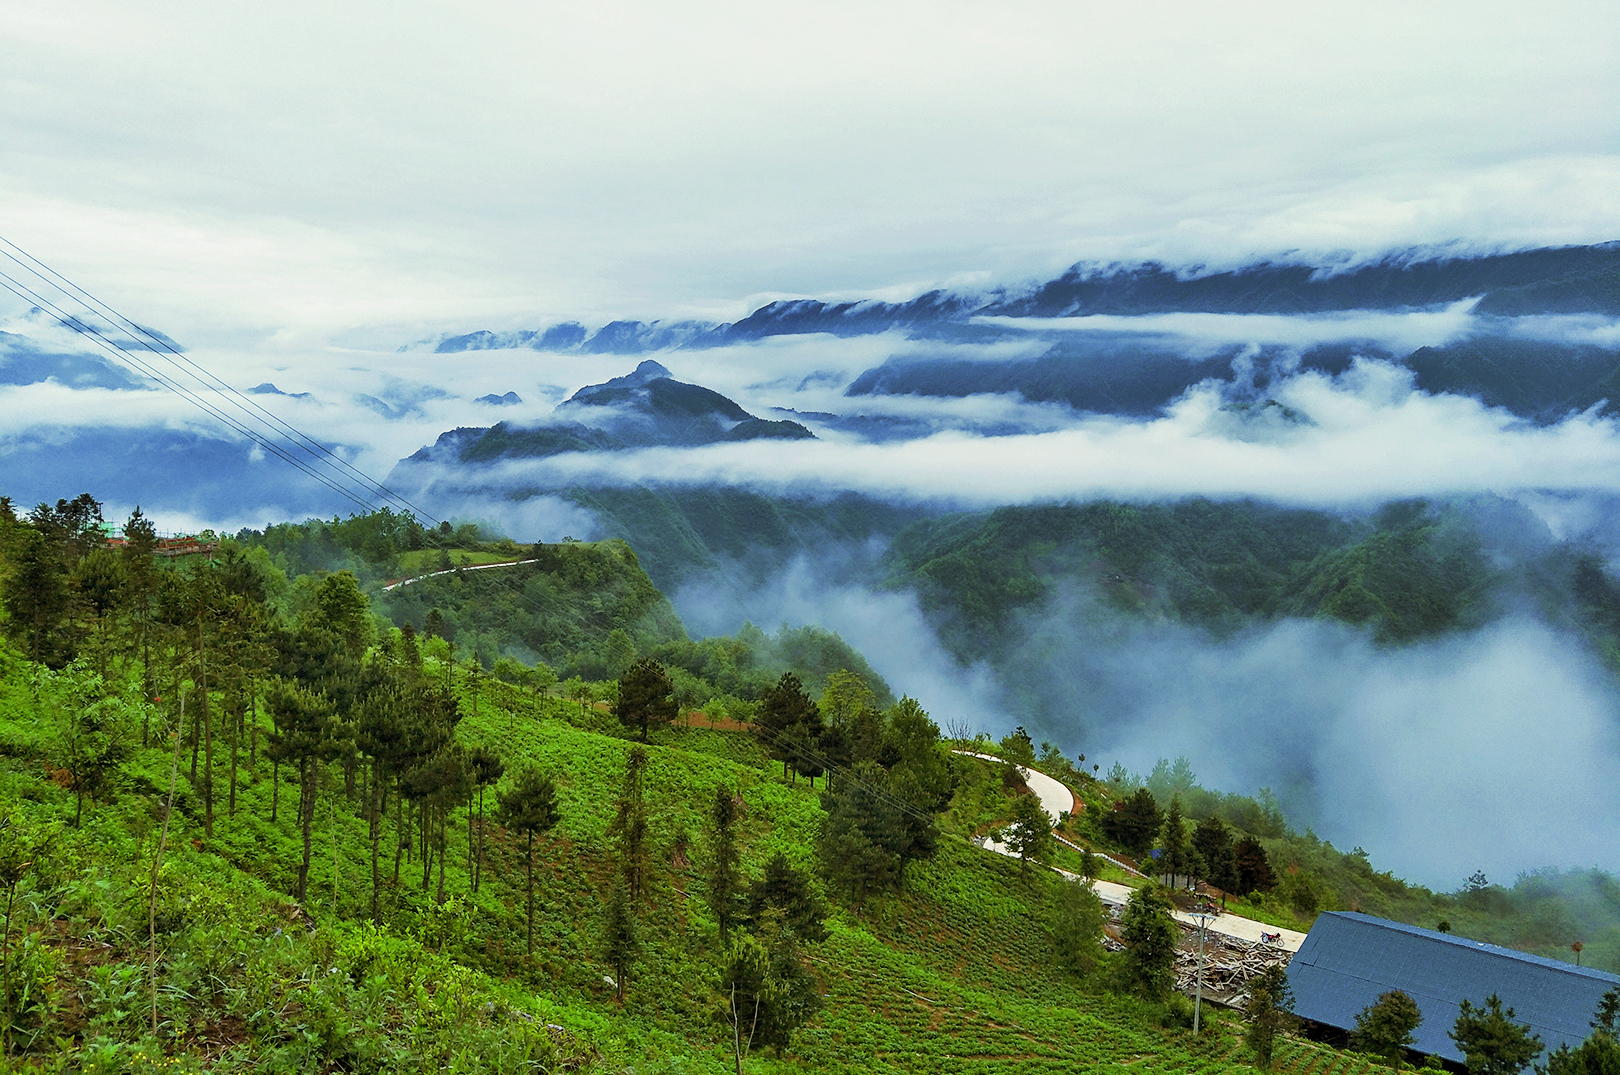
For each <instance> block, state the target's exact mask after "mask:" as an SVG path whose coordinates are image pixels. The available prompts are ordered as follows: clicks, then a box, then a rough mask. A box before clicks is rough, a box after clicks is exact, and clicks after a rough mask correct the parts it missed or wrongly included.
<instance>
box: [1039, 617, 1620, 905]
mask: <svg viewBox="0 0 1620 1075" xmlns="http://www.w3.org/2000/svg"><path fill="white" fill-rule="evenodd" d="M1085 605H1086V602H1084V601H1083V600H1079V599H1076V598H1074V597H1073V596H1071V597H1069V598H1067V599H1065V600H1062V601H1059V602H1057V603H1055V605H1054V607H1053V608H1051V609H1049V610H1048V616H1047V618H1046V619H1044V620H1042V621H1040V622H1037V623H1034V624H1032V625H1031V644H1032V645H1036V646H1039V647H1040V648H1041V651H1042V653H1043V656H1044V661H1043V665H1042V668H1043V670H1044V676H1045V677H1046V682H1044V683H1043V684H1042V685H1041V687H1040V689H1039V691H1038V693H1039V696H1040V698H1041V699H1042V701H1043V703H1044V704H1043V705H1042V706H1041V711H1040V712H1039V713H1038V714H1033V715H1032V716H1033V719H1034V720H1035V721H1037V722H1038V727H1039V728H1040V729H1041V731H1042V733H1043V734H1045V735H1048V736H1050V737H1051V738H1052V739H1053V740H1054V741H1055V742H1058V743H1059V744H1061V745H1062V746H1064V747H1065V748H1066V749H1067V751H1068V752H1069V753H1071V754H1073V753H1076V752H1085V753H1086V754H1088V756H1089V757H1090V759H1092V760H1096V761H1100V762H1101V763H1102V765H1103V767H1104V768H1107V767H1108V766H1109V765H1110V764H1112V762H1114V761H1116V760H1117V761H1120V762H1122V763H1123V764H1125V765H1126V767H1127V768H1129V769H1132V770H1133V771H1139V772H1146V771H1148V770H1149V769H1150V768H1151V767H1152V766H1153V764H1154V762H1155V761H1156V760H1157V759H1159V758H1175V757H1178V756H1180V755H1186V756H1187V757H1189V758H1191V759H1193V762H1194V766H1195V768H1196V770H1197V772H1198V774H1199V777H1200V781H1201V782H1202V783H1204V784H1205V785H1206V786H1208V787H1213V788H1220V789H1223V790H1242V791H1246V792H1249V793H1253V792H1255V791H1256V790H1257V789H1259V788H1261V787H1271V788H1273V789H1274V790H1275V791H1277V792H1278V794H1279V795H1280V796H1281V797H1282V798H1283V800H1284V802H1285V804H1286V805H1287V807H1288V812H1289V813H1290V815H1291V817H1292V818H1293V820H1294V822H1295V823H1296V824H1300V825H1303V824H1307V823H1308V824H1310V825H1312V826H1313V827H1314V828H1315V830H1316V832H1317V834H1318V835H1320V836H1321V837H1323V838H1324V839H1328V840H1331V841H1332V842H1333V843H1334V844H1335V845H1336V846H1338V847H1339V848H1340V849H1341V850H1346V851H1348V850H1350V849H1351V847H1353V846H1355V845H1358V844H1359V845H1360V846H1362V847H1364V848H1366V849H1367V851H1368V852H1369V853H1370V854H1371V855H1372V859H1373V862H1374V864H1375V865H1377V866H1378V867H1379V868H1380V869H1390V870H1393V871H1394V872H1395V873H1396V875H1397V876H1402V877H1405V878H1406V879H1408V880H1411V881H1415V882H1418V883H1422V884H1426V885H1429V886H1431V887H1435V888H1437V889H1441V890H1451V889H1455V888H1457V887H1459V886H1460V885H1461V884H1462V883H1463V882H1464V880H1466V878H1467V877H1468V876H1469V875H1470V874H1471V873H1473V871H1474V870H1476V869H1481V868H1483V869H1484V870H1485V872H1486V873H1487V875H1489V876H1490V877H1491V878H1492V879H1493V880H1497V881H1503V882H1511V880H1512V878H1513V877H1514V876H1515V875H1516V874H1517V873H1518V872H1520V871H1524V870H1531V869H1536V868H1539V867H1542V866H1547V865H1559V866H1588V865H1593V864H1598V865H1603V866H1606V867H1608V868H1611V869H1612V868H1614V867H1615V865H1616V864H1617V863H1620V834H1616V832H1615V830H1614V826H1613V825H1612V824H1611V823H1610V819H1612V818H1613V817H1614V816H1615V813H1616V811H1617V810H1620V696H1617V694H1616V692H1615V689H1614V682H1613V678H1612V675H1611V674H1610V673H1609V672H1607V671H1606V670H1605V669H1603V668H1602V667H1601V666H1599V664H1598V663H1597V662H1596V660H1595V659H1594V658H1593V657H1592V655H1591V654H1590V653H1589V652H1588V651H1587V650H1586V649H1585V648H1584V647H1583V645H1582V644H1581V643H1580V642H1579V641H1578V640H1576V639H1574V638H1571V637H1568V636H1565V635H1562V634H1560V633H1559V632H1557V631H1555V630H1553V629H1551V628H1549V627H1546V626H1544V625H1542V624H1539V623H1535V622H1531V621H1525V620H1510V621H1506V622H1502V623H1499V624H1497V625H1495V626H1492V627H1489V628H1486V629H1484V630H1481V631H1479V632H1477V633H1473V634H1468V635H1462V636H1457V637H1451V638H1446V639H1442V640H1439V641H1431V642H1426V643H1421V644H1417V645H1412V646H1408V647H1405V648H1401V649H1388V648H1382V647H1377V646H1375V645H1373V644H1372V643H1371V642H1370V641H1369V640H1368V639H1367V638H1366V637H1365V636H1364V635H1362V634H1359V633H1357V632H1354V631H1351V630H1348V629H1345V628H1342V627H1340V626H1337V625H1333V624H1323V623H1317V622H1306V621H1290V622H1285V623H1282V624H1280V625H1277V626H1274V627H1271V628H1268V629H1266V630H1263V631H1260V632H1257V633H1254V634H1251V635H1247V636H1244V637H1240V638H1237V639H1234V640H1231V641H1227V642H1213V641H1210V640H1209V639H1207V638H1205V637H1203V636H1201V635H1199V634H1197V633H1196V632H1192V631H1187V630H1183V629H1179V628H1175V627H1169V626H1159V627H1146V626H1138V627H1135V628H1128V629H1126V630H1124V631H1123V632H1122V633H1119V634H1114V635H1112V636H1109V635H1108V634H1107V633H1106V632H1105V633H1103V634H1099V633H1098V631H1097V630H1096V629H1095V626H1094V624H1095V620H1093V619H1092V618H1091V610H1090V609H1088V608H1086V607H1085Z"/></svg>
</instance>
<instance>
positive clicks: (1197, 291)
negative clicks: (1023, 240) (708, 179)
mask: <svg viewBox="0 0 1620 1075" xmlns="http://www.w3.org/2000/svg"><path fill="white" fill-rule="evenodd" d="M1474 296H1483V297H1482V298H1481V300H1480V303H1479V305H1478V306H1477V307H1476V310H1477V312H1479V313H1482V314H1492V315H1498V316H1504V317H1516V316H1524V315H1529V314H1552V313H1556V314H1573V313H1595V314H1605V315H1609V316H1617V315H1620V242H1610V243H1601V244H1597V245H1594V246H1570V247H1550V248H1543V249H1539V250H1526V251H1519V252H1516V253H1510V254H1486V255H1476V256H1467V255H1461V256H1455V255H1432V256H1422V255H1414V254H1411V253H1407V254H1391V255H1388V256H1386V257H1384V258H1381V259H1379V260H1377V261H1373V262H1367V263H1364V264H1360V265H1355V266H1352V267H1348V268H1342V269H1341V268H1336V267H1334V266H1330V265H1324V266H1316V265H1309V264H1294V263H1279V262H1261V263H1257V264H1254V265H1250V266H1246V267H1244V268H1241V269H1232V270H1227V271H1222V272H1213V273H1203V272H1200V271H1199V270H1198V269H1197V268H1192V269H1180V270H1178V269H1176V268H1175V267H1173V266H1167V265H1165V264H1163V263H1161V262H1146V263H1143V264H1139V265H1128V266H1127V265H1118V264H1114V265H1096V264H1084V263H1083V264H1079V265H1076V266H1074V267H1073V268H1071V269H1070V270H1069V271H1068V272H1066V273H1064V274H1063V275H1062V276H1060V277H1058V278H1057V279H1055V280H1051V281H1048V282H1047V283H1044V284H1042V285H1040V286H1039V287H1037V288H1035V289H1034V290H1033V291H1030V292H1028V293H1024V294H1017V295H1013V294H1008V293H1006V292H1000V291H995V292H988V293H971V292H952V291H945V290H935V291H930V292H928V293H926V294H924V295H920V296H918V297H917V298H915V299H912V300H910V301H908V302H899V303H890V302H880V301H875V300H863V301H854V302H823V301H821V300H819V299H786V300H780V301H777V302H772V303H768V304H767V305H765V306H761V307H760V308H759V309H757V310H755V311H754V312H753V313H751V314H749V315H748V316H747V317H745V318H743V319H741V320H739V321H736V322H732V323H717V322H707V321H652V322H643V321H634V320H620V321H613V322H610V323H609V324H607V325H604V326H603V327H601V328H600V329H598V330H596V331H595V332H594V333H593V332H590V331H589V330H587V329H586V328H585V327H584V326H583V325H581V324H580V323H579V322H575V321H570V322H565V323H563V324H559V325H553V326H551V327H550V328H547V329H535V330H527V329H526V330H518V331H514V332H506V333H496V332H491V331H489V330H487V329H486V330H480V331H477V332H469V333H464V334H461V335H457V336H451V337H448V338H446V339H443V340H441V341H439V342H438V343H437V344H436V345H435V347H434V350H436V351H437V352H439V353H441V354H448V353H453V352H458V351H474V350H484V349H490V348H503V347H529V348H533V349H535V350H540V351H576V350H577V351H581V352H585V353H589V354H643V353H646V352H649V351H661V350H675V349H682V348H702V347H717V346H721V345H724V344H727V343H737V342H742V341H747V340H757V339H763V338H765V337H769V336H783V335H801V334H805V333H815V332H825V333H831V334H833V335H837V336H859V335H867V334H872V333H879V332H886V331H889V330H890V329H896V328H903V329H908V330H911V331H913V332H915V333H917V334H921V335H933V334H936V333H944V334H947V335H952V336H954V335H957V334H958V333H960V332H963V331H969V330H971V329H973V328H975V327H981V326H974V325H973V324H972V319H973V318H975V317H980V316H1006V317H1080V316H1085V315H1088V314H1115V315H1138V314H1154V313H1173V312H1177V311H1194V312H1199V313H1233V314H1303V313H1326V312H1330V311H1339V310H1365V309H1391V308H1413V307H1426V306H1436V305H1441V304H1445V303H1451V302H1457V301H1460V300H1462V299H1467V298H1472V297H1474ZM981 328H982V327H981Z"/></svg>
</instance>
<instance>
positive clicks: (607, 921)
mask: <svg viewBox="0 0 1620 1075" xmlns="http://www.w3.org/2000/svg"><path fill="white" fill-rule="evenodd" d="M631 899H632V897H631V895H630V891H629V888H628V886H626V885H625V883H624V881H623V880H622V879H620V880H619V881H617V882H615V883H614V885H613V895H612V896H610V897H609V898H608V902H607V915H606V917H605V918H604V920H603V923H602V961H603V962H604V963H606V964H607V965H608V966H610V967H612V968H613V991H614V993H615V995H616V996H617V997H618V999H619V1002H620V1003H621V1004H622V1003H623V1002H624V990H625V986H626V985H628V984H629V981H630V968H632V967H634V966H635V965H636V961H637V960H638V959H640V958H641V952H642V946H641V935H640V931H639V930H637V928H636V913H635V911H634V910H633V909H632V908H631V906H630V904H631Z"/></svg>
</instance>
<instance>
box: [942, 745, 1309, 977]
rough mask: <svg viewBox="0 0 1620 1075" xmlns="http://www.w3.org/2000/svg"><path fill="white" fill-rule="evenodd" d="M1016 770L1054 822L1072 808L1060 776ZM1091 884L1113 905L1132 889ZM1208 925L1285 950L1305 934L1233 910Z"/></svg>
mask: <svg viewBox="0 0 1620 1075" xmlns="http://www.w3.org/2000/svg"><path fill="white" fill-rule="evenodd" d="M951 753H953V754H963V755H966V756H967V757H970V758H983V759H984V760H985V761H993V762H1000V761H1003V760H1004V759H1002V758H998V757H996V756H995V755H994V754H979V753H976V752H975V751H971V750H953V751H952V752H951ZM1018 772H1019V775H1021V776H1022V777H1023V778H1024V783H1025V784H1028V785H1029V790H1030V791H1032V792H1034V793H1035V797H1036V798H1038V799H1040V801H1041V809H1042V810H1045V811H1046V815H1047V816H1048V817H1050V818H1051V819H1052V823H1053V824H1054V825H1055V824H1057V822H1058V818H1059V817H1060V816H1061V815H1062V814H1066V813H1068V812H1069V811H1071V810H1073V809H1074V804H1075V795H1074V793H1073V792H1072V791H1070V790H1069V788H1068V785H1066V784H1064V783H1063V782H1062V781H1061V780H1057V779H1054V778H1053V777H1050V776H1047V775H1046V774H1045V773H1043V772H1040V771H1038V770H1035V769H1031V768H1029V767H1027V766H1023V765H1020V766H1019V767H1018ZM975 843H977V844H978V845H979V846H980V847H983V848H984V849H985V850H987V851H994V852H995V853H996V854H998V855H1006V856H1008V857H1010V858H1017V857H1018V855H1017V854H1016V853H1015V852H1014V851H1013V850H1012V849H1011V848H1009V847H1007V845H1006V844H1003V843H1001V842H1000V841H998V840H996V839H994V838H992V837H983V838H981V839H979V840H976V841H975ZM1057 872H1058V873H1059V874H1061V875H1063V876H1064V877H1066V878H1068V879H1069V880H1071V881H1079V880H1081V877H1080V875H1078V874H1073V873H1070V872H1069V871H1067V870H1057ZM1091 888H1092V891H1094V892H1096V893H1097V895H1098V897H1099V898H1101V899H1102V901H1103V902H1104V903H1106V904H1109V905H1111V906H1115V907H1118V906H1121V905H1123V904H1124V903H1125V901H1126V900H1128V899H1130V897H1131V891H1132V889H1131V888H1130V887H1129V886H1128V885H1118V884H1115V883H1113V882H1112V881H1093V882H1092V883H1091ZM1173 913H1174V915H1175V918H1176V921H1178V922H1183V923H1185V924H1186V925H1189V926H1192V927H1193V928H1195V929H1196V928H1197V927H1198V919H1196V918H1194V917H1193V916H1192V915H1190V914H1187V913H1185V912H1183V911H1176V912H1173ZM1208 928H1209V931H1210V932H1211V933H1219V934H1222V935H1223V936H1227V937H1232V938H1235V939H1237V940H1241V941H1254V942H1259V941H1261V940H1262V939H1263V938H1262V936H1261V934H1265V935H1266V937H1271V936H1275V935H1277V934H1281V936H1280V937H1278V939H1277V940H1275V941H1272V942H1270V943H1272V944H1275V945H1276V946H1277V947H1278V948H1281V949H1283V950H1284V951H1287V952H1297V951H1299V946H1300V945H1302V944H1304V943H1305V934H1303V933H1301V932H1299V931H1298V930H1292V929H1284V928H1283V927H1282V926H1273V925H1271V924H1270V923H1268V922H1256V921H1255V920H1254V919H1252V918H1242V917H1239V916H1238V915H1234V914H1220V915H1217V916H1215V917H1214V918H1212V919H1210V920H1209V927H1208Z"/></svg>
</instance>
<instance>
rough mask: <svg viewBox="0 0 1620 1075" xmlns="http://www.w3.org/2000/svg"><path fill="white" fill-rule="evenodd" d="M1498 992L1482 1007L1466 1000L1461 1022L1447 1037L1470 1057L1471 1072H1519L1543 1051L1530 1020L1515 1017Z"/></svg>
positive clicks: (1459, 1015) (1494, 1074) (1486, 1074)
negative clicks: (1532, 1031) (1503, 1005)
mask: <svg viewBox="0 0 1620 1075" xmlns="http://www.w3.org/2000/svg"><path fill="white" fill-rule="evenodd" d="M1513 1016H1514V1012H1513V1009H1512V1008H1506V1009H1504V1008H1503V1007H1502V999H1501V998H1500V997H1498V996H1497V995H1496V994H1495V993H1492V994H1491V995H1490V996H1488V997H1486V998H1485V1004H1484V1006H1482V1007H1475V1006H1474V1004H1473V1003H1472V1002H1470V1001H1469V1000H1468V999H1467V998H1464V999H1463V1002H1462V1004H1461V1005H1460V1006H1459V1011H1458V1013H1457V1022H1456V1023H1455V1024H1453V1026H1452V1028H1451V1029H1450V1030H1449V1031H1447V1032H1446V1036H1447V1037H1449V1038H1450V1039H1451V1040H1452V1041H1454V1042H1456V1043H1457V1048H1458V1049H1460V1050H1462V1054H1463V1056H1464V1057H1465V1058H1466V1059H1467V1067H1468V1071H1469V1072H1470V1075H1518V1073H1519V1072H1520V1071H1523V1070H1524V1068H1525V1066H1526V1065H1528V1064H1529V1063H1530V1061H1532V1060H1534V1059H1535V1058H1536V1056H1537V1055H1539V1054H1540V1052H1541V1046H1542V1041H1541V1038H1540V1037H1539V1036H1538V1035H1536V1034H1533V1033H1531V1031H1530V1027H1529V1025H1528V1024H1526V1023H1517V1022H1514V1019H1513Z"/></svg>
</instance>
